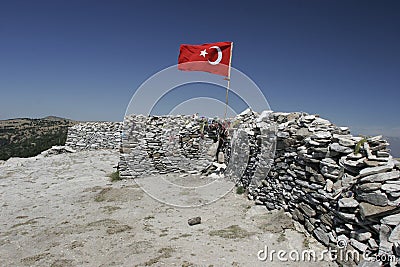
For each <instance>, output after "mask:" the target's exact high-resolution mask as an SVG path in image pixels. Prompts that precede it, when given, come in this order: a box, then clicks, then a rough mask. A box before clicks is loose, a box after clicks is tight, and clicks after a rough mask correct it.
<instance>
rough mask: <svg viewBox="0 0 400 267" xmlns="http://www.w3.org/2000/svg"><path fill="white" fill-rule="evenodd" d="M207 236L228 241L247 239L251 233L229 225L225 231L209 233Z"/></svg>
mask: <svg viewBox="0 0 400 267" xmlns="http://www.w3.org/2000/svg"><path fill="white" fill-rule="evenodd" d="M209 235H210V236H219V237H222V238H229V239H239V238H246V237H249V236H250V235H252V233H250V232H248V231H246V230H245V229H243V228H241V227H240V226H238V225H231V226H229V227H227V228H225V229H221V230H214V231H211V232H210V233H209Z"/></svg>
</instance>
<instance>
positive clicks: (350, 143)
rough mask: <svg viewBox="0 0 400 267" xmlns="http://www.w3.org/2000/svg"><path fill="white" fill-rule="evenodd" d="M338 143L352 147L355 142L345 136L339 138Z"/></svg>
mask: <svg viewBox="0 0 400 267" xmlns="http://www.w3.org/2000/svg"><path fill="white" fill-rule="evenodd" d="M339 144H340V145H342V146H347V147H353V146H355V144H356V142H355V141H354V140H351V139H347V138H339Z"/></svg>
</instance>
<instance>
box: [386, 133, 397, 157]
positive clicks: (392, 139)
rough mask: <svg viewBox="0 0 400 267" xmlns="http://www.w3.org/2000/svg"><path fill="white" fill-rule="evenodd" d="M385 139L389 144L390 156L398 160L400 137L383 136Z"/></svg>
mask: <svg viewBox="0 0 400 267" xmlns="http://www.w3.org/2000/svg"><path fill="white" fill-rule="evenodd" d="M385 139H386V140H387V141H388V142H389V144H390V147H389V148H390V149H391V151H390V154H391V155H392V156H393V157H395V158H400V137H388V136H385Z"/></svg>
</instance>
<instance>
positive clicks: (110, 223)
mask: <svg viewBox="0 0 400 267" xmlns="http://www.w3.org/2000/svg"><path fill="white" fill-rule="evenodd" d="M87 226H88V227H102V228H103V227H104V228H106V232H107V234H110V235H112V234H117V233H121V232H125V231H128V230H130V229H132V227H130V226H129V225H126V224H121V223H120V222H119V221H117V220H112V219H104V220H99V221H95V222H91V223H88V224H87Z"/></svg>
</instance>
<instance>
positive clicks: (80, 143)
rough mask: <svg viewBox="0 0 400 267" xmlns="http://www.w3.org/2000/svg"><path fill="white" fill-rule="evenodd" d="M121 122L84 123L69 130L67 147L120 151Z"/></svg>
mask: <svg viewBox="0 0 400 267" xmlns="http://www.w3.org/2000/svg"><path fill="white" fill-rule="evenodd" d="M121 125H122V123H121V122H84V123H79V124H76V125H74V126H71V127H69V128H68V134H67V141H66V142H65V145H66V146H68V147H70V148H72V149H75V150H86V149H118V148H119V147H120V146H121Z"/></svg>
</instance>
